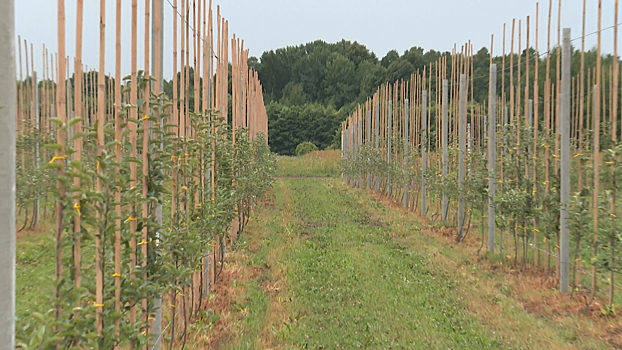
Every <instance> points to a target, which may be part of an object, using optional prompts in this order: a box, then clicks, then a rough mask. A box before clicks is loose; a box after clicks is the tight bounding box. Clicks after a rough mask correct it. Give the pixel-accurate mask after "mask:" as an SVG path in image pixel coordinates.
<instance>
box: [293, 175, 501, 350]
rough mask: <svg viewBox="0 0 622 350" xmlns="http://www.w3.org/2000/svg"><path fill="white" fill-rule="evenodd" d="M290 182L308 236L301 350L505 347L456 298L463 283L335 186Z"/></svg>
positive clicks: (300, 292)
mask: <svg viewBox="0 0 622 350" xmlns="http://www.w3.org/2000/svg"><path fill="white" fill-rule="evenodd" d="M287 183H288V185H289V186H291V192H292V194H293V197H294V202H295V203H296V205H295V207H296V215H297V216H298V218H299V219H300V220H301V221H302V222H303V231H307V232H306V234H308V239H307V240H306V241H305V242H304V244H301V245H300V246H298V247H296V248H295V249H294V250H293V251H291V252H290V254H288V257H289V259H290V260H291V262H292V263H291V270H290V273H289V275H288V279H289V280H290V281H291V283H292V286H291V288H292V293H293V294H294V300H295V301H294V309H297V313H298V314H299V315H300V316H299V319H298V322H297V324H296V327H294V328H292V331H291V334H290V340H291V342H292V343H293V344H294V345H295V346H296V347H299V348H314V349H318V348H336V347H343V348H346V349H351V348H374V349H382V348H399V349H406V348H425V347H427V348H430V347H431V348H435V349H438V348H477V349H483V348H499V347H500V344H499V343H498V342H497V341H496V340H495V339H494V338H492V337H490V336H489V335H487V334H486V332H485V329H484V328H483V327H482V326H481V325H480V324H478V323H477V322H476V320H475V319H474V318H473V317H472V316H471V315H470V313H469V312H468V311H467V310H466V309H465V307H464V305H462V304H461V302H460V301H459V297H458V295H455V294H454V292H453V289H454V287H455V286H456V282H455V281H454V280H452V278H451V277H449V276H448V275H447V274H445V273H443V272H442V271H435V270H433V269H432V268H431V267H430V266H429V262H428V258H427V257H426V256H424V255H422V254H421V253H418V252H416V251H414V250H410V249H405V248H404V247H402V246H400V245H398V244H397V243H395V242H394V241H393V240H392V239H391V238H390V236H388V235H386V234H384V233H383V232H384V231H385V229H386V228H385V227H384V225H383V224H382V223H377V222H371V221H369V220H368V218H369V215H368V213H366V212H365V211H364V210H362V208H361V206H360V205H359V204H358V203H357V202H356V201H355V200H354V198H353V197H352V196H351V195H350V194H348V193H347V192H345V191H343V189H339V186H338V185H337V184H335V182H333V181H313V182H309V181H307V180H290V181H288V182H287ZM410 229H411V230H413V231H416V230H417V227H411V228H410ZM303 233H305V232H303Z"/></svg>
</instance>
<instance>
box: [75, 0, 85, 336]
mask: <svg viewBox="0 0 622 350" xmlns="http://www.w3.org/2000/svg"><path fill="white" fill-rule="evenodd" d="M83 16H84V0H78V1H77V11H76V56H75V60H74V83H75V90H74V91H75V98H74V107H73V108H74V113H75V115H76V117H78V118H82V117H83V113H82V22H83ZM81 131H82V122H78V123H76V125H75V126H74V135H75V134H77V133H78V132H81ZM73 147H74V148H75V153H74V160H75V161H76V162H80V161H81V160H82V138H81V137H80V138H76V139H75V140H74V142H73ZM73 185H74V187H75V188H80V177H79V176H75V177H74V178H73ZM74 197H75V198H76V199H74V204H73V207H74V209H75V210H76V211H77V212H78V215H76V216H74V218H73V234H74V237H73V268H74V270H73V276H74V288H76V289H78V288H80V286H81V284H82V269H81V260H82V251H81V250H82V249H81V235H82V230H81V222H80V219H81V218H80V199H79V198H80V192H79V191H76V192H75V193H74ZM79 305H80V300H78V301H77V303H76V306H79ZM75 317H78V314H77V313H76V314H75ZM75 345H77V342H74V346H75Z"/></svg>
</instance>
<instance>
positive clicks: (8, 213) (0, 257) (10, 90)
mask: <svg viewBox="0 0 622 350" xmlns="http://www.w3.org/2000/svg"><path fill="white" fill-rule="evenodd" d="M14 40H15V4H14V2H13V0H3V1H2V11H0V62H2V64H0V81H3V82H4V84H0V179H2V181H0V222H2V226H1V227H0V349H2V350H13V349H15V114H16V113H17V111H16V106H15V103H16V100H17V97H16V96H17V95H16V91H15V89H16V84H15V51H14V50H15V42H14Z"/></svg>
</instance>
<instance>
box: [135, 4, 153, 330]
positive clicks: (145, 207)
mask: <svg viewBox="0 0 622 350" xmlns="http://www.w3.org/2000/svg"><path fill="white" fill-rule="evenodd" d="M150 23H151V2H150V0H145V23H144V25H145V32H144V54H143V56H144V65H145V66H144V68H143V72H144V73H143V74H144V79H145V81H147V82H148V81H149V80H148V79H149V78H150V76H149V74H150V72H149V61H150V59H149V55H150V54H151V46H150V43H151V41H150V32H151V30H150ZM150 96H151V84H150V83H146V84H144V88H143V100H144V102H143V107H142V114H143V115H144V117H143V118H141V120H142V122H143V144H142V147H141V153H142V196H143V200H142V202H143V203H142V217H143V220H145V224H143V227H142V241H141V242H140V243H141V244H140V246H141V253H142V262H141V266H142V267H143V269H144V271H145V272H144V274H143V276H142V278H144V279H145V280H147V278H148V276H147V243H148V242H149V232H148V226H147V225H146V220H149V216H150V215H149V202H148V199H149V194H148V192H149V189H148V186H149V135H150V133H151V130H150V124H151V123H150V122H149V120H148V119H147V118H148V117H149V115H150V113H151V112H150V108H149V101H150ZM136 146H137V147H138V145H136ZM142 307H143V312H144V315H143V317H144V321H145V325H147V326H148V325H149V322H148V319H149V311H148V309H147V299H146V298H145V299H143V300H142Z"/></svg>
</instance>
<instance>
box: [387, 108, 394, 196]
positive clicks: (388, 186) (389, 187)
mask: <svg viewBox="0 0 622 350" xmlns="http://www.w3.org/2000/svg"><path fill="white" fill-rule="evenodd" d="M387 124H388V126H387V130H388V132H387V163H388V164H389V174H388V176H387V196H389V197H391V156H392V155H393V152H391V137H392V136H393V101H392V100H389V122H388V123H387Z"/></svg>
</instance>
